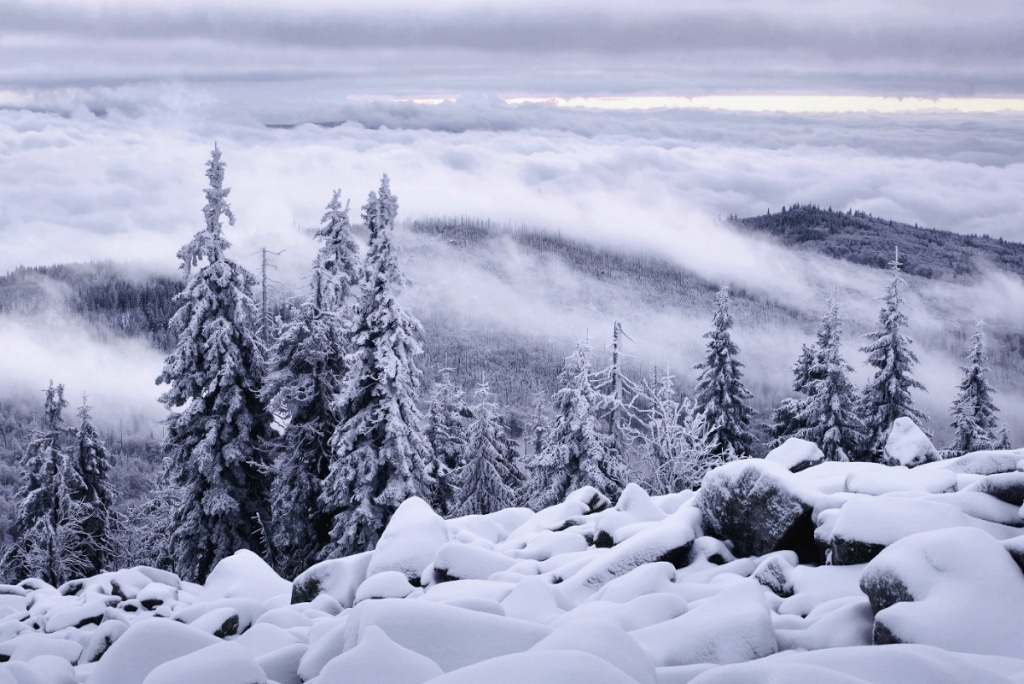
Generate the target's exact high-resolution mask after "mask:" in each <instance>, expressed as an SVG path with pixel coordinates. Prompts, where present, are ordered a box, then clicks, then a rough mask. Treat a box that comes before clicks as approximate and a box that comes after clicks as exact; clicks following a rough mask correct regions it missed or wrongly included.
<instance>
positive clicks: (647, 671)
mask: <svg viewBox="0 0 1024 684" xmlns="http://www.w3.org/2000/svg"><path fill="white" fill-rule="evenodd" d="M531 650H533V651H583V652H585V653H590V654H592V655H595V656H597V657H598V658H602V659H604V660H606V661H608V662H609V663H611V664H612V665H614V666H615V667H617V668H619V669H620V670H622V671H623V672H624V673H625V674H627V675H629V676H630V677H631V678H632V679H634V680H635V681H636V682H638V684H655V683H656V678H657V676H656V674H655V672H654V666H653V665H652V664H651V661H650V659H649V658H648V657H647V654H646V653H644V651H643V649H642V648H640V644H638V643H637V642H636V639H634V638H633V637H632V636H630V635H629V633H627V632H626V630H624V629H622V628H621V627H618V626H617V625H614V624H610V623H608V622H605V621H604V620H596V619H590V620H572V621H570V622H567V623H564V624H563V625H562V626H560V627H558V628H557V629H556V630H555V631H554V632H552V633H551V634H550V635H549V636H546V637H544V638H543V639H542V640H541V641H540V642H539V643H537V644H536V645H535V646H534V647H533V648H532V649H531Z"/></svg>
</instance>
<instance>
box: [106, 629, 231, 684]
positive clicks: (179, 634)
mask: <svg viewBox="0 0 1024 684" xmlns="http://www.w3.org/2000/svg"><path fill="white" fill-rule="evenodd" d="M217 643H220V640H219V639H218V638H217V637H215V636H213V635H212V634H207V633H206V632H201V631H200V630H198V629H195V628H194V627H190V626H188V625H183V624H181V623H180V622H175V621H174V620H163V619H159V618H157V619H149V620H140V621H139V622H136V623H135V624H133V625H132V626H131V627H129V628H128V630H127V631H125V633H124V634H122V635H121V637H120V638H119V639H117V641H115V642H114V644H113V645H112V646H111V647H110V648H109V649H108V650H107V652H106V653H104V654H103V656H102V657H101V658H100V659H99V661H98V662H97V663H96V667H95V668H94V669H93V671H92V675H91V676H90V677H89V679H88V682H89V684H108V683H111V682H117V684H142V682H143V681H144V680H145V679H146V677H147V676H148V675H149V673H150V672H151V671H152V670H153V669H154V668H156V667H157V666H158V665H161V664H163V663H165V662H167V661H169V660H174V659H176V658H180V657H181V656H183V655H187V654H189V653H193V652H195V651H199V650H200V649H203V648H206V647H207V646H212V645H214V644H217Z"/></svg>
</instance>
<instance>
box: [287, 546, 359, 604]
mask: <svg viewBox="0 0 1024 684" xmlns="http://www.w3.org/2000/svg"><path fill="white" fill-rule="evenodd" d="M372 557H373V552H372V551H366V552H364V553H357V554H355V555H354V556H346V557H345V558H332V559H330V560H325V561H322V562H320V563H317V564H316V565H312V566H310V567H309V568H307V569H306V570H305V571H304V572H302V573H301V574H300V575H299V576H298V577H296V578H295V580H294V581H293V582H292V599H291V600H292V603H304V602H308V601H312V600H313V599H315V598H316V597H317V596H318V595H320V593H321V592H322V593H325V594H327V595H328V596H330V597H331V598H333V599H334V600H336V601H337V602H338V603H340V604H341V605H342V606H345V607H348V608H351V607H352V604H353V603H354V602H355V598H356V590H357V589H359V585H360V584H362V583H363V580H365V579H366V570H367V568H368V567H369V565H370V559H371V558H372Z"/></svg>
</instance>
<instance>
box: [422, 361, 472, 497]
mask: <svg viewBox="0 0 1024 684" xmlns="http://www.w3.org/2000/svg"><path fill="white" fill-rule="evenodd" d="M465 413H467V409H466V403H465V400H464V399H463V391H462V388H461V387H459V386H458V385H457V384H455V382H454V381H453V380H452V374H451V370H449V369H447V368H445V369H442V370H441V381H440V382H437V383H435V385H434V389H433V391H432V392H431V394H430V409H429V412H428V414H427V431H426V437H427V441H428V442H429V443H430V447H431V449H432V450H433V452H434V463H435V468H436V470H435V472H434V473H433V476H434V479H435V480H436V481H437V484H436V486H435V488H434V500H433V504H434V509H435V510H436V511H437V512H438V513H440V514H441V515H449V514H450V513H451V512H452V510H453V509H454V507H455V504H456V503H457V501H458V500H457V497H458V489H457V488H456V487H455V486H454V484H453V483H452V482H451V481H450V477H451V475H452V473H453V472H454V471H455V470H457V469H458V468H460V467H461V466H462V465H463V464H464V463H465V462H466V443H467V441H468V438H467V434H466V426H465V425H463V423H462V421H463V414H465Z"/></svg>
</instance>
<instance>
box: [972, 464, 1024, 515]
mask: <svg viewBox="0 0 1024 684" xmlns="http://www.w3.org/2000/svg"><path fill="white" fill-rule="evenodd" d="M964 491H968V492H981V493H982V494H988V495H989V496H994V497H995V498H997V499H999V500H1000V501H1003V502H1005V503H1008V504H1012V505H1014V506H1024V472H1021V471H1019V470H1015V471H1014V472H1012V473H993V474H991V475H985V476H984V477H982V478H981V479H980V480H978V481H977V482H974V483H972V484H970V485H968V486H967V487H964Z"/></svg>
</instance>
